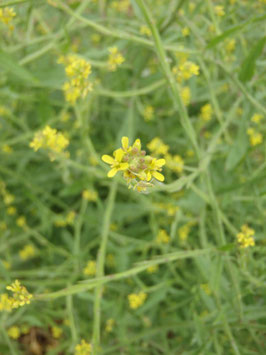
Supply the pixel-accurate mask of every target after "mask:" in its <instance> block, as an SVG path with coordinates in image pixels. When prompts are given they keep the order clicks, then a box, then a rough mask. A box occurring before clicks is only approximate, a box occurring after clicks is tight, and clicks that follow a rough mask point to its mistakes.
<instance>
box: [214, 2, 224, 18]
mask: <svg viewBox="0 0 266 355" xmlns="http://www.w3.org/2000/svg"><path fill="white" fill-rule="evenodd" d="M214 12H215V14H216V15H217V16H219V17H222V16H224V15H225V11H224V7H223V6H221V5H217V6H214Z"/></svg>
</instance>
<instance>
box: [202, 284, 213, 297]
mask: <svg viewBox="0 0 266 355" xmlns="http://www.w3.org/2000/svg"><path fill="white" fill-rule="evenodd" d="M200 288H201V289H202V291H204V292H205V293H206V295H210V294H211V289H210V286H209V284H201V285H200Z"/></svg>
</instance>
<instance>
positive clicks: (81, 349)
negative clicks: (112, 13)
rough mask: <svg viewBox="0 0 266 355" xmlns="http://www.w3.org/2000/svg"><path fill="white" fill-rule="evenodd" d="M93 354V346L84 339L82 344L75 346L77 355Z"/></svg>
mask: <svg viewBox="0 0 266 355" xmlns="http://www.w3.org/2000/svg"><path fill="white" fill-rule="evenodd" d="M90 354H92V346H91V344H89V343H87V342H86V341H85V340H84V339H82V340H81V343H80V344H78V345H76V346H75V355H90Z"/></svg>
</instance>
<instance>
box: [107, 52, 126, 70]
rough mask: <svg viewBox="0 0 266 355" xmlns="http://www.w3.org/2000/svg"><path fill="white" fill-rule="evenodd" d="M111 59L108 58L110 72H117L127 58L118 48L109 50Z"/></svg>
mask: <svg viewBox="0 0 266 355" xmlns="http://www.w3.org/2000/svg"><path fill="white" fill-rule="evenodd" d="M108 51H109V58H108V69H109V70H110V71H116V69H117V68H118V67H119V66H120V65H121V64H123V63H124V61H125V58H124V57H123V55H122V54H121V52H119V50H118V48H117V47H110V48H108Z"/></svg>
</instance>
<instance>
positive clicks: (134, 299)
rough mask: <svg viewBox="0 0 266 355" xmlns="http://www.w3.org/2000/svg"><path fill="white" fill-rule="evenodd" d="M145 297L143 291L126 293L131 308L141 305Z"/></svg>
mask: <svg viewBox="0 0 266 355" xmlns="http://www.w3.org/2000/svg"><path fill="white" fill-rule="evenodd" d="M146 298H147V294H146V293H145V292H139V293H131V294H130V295H128V302H129V307H130V308H132V309H137V308H139V307H140V306H142V305H143V303H144V302H145V300H146Z"/></svg>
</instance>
